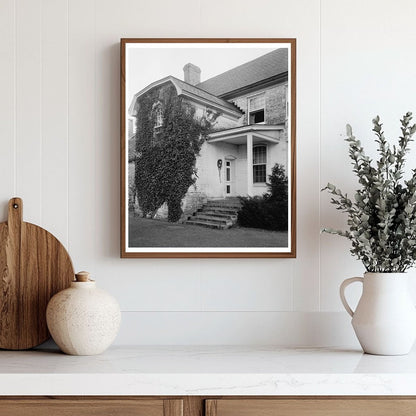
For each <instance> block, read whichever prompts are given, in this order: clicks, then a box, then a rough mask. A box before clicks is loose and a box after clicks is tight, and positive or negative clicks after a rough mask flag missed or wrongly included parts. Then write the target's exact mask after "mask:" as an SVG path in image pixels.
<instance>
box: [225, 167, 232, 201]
mask: <svg viewBox="0 0 416 416" xmlns="http://www.w3.org/2000/svg"><path fill="white" fill-rule="evenodd" d="M233 165H234V162H233V161H232V160H226V161H225V196H231V195H233V194H234V189H233V188H234V181H233V176H234V172H233V168H234V166H233Z"/></svg>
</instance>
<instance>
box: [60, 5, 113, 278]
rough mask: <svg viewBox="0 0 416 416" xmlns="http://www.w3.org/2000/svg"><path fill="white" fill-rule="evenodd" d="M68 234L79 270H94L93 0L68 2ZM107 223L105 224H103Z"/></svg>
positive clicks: (71, 252) (76, 266) (70, 248)
mask: <svg viewBox="0 0 416 416" xmlns="http://www.w3.org/2000/svg"><path fill="white" fill-rule="evenodd" d="M68 19H69V75H68V76H69V78H68V82H69V84H68V85H69V109H68V117H69V136H68V140H69V189H68V198H69V235H68V246H69V252H70V255H71V257H72V260H73V263H74V267H75V269H87V270H90V271H92V272H94V263H95V257H94V239H95V231H96V230H95V227H94V223H95V216H96V215H98V214H97V211H96V207H95V192H96V188H95V158H96V154H95V153H96V149H95V144H94V138H95V129H94V124H95V111H96V110H95V101H94V100H95V77H94V76H95V74H94V70H95V51H94V44H95V10H94V0H71V1H70V2H69V17H68ZM101 226H102V227H106V224H101Z"/></svg>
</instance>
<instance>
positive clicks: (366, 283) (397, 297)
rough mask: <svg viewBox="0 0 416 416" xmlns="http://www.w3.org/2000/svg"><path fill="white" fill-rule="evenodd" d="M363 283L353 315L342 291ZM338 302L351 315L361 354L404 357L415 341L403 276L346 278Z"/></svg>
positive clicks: (415, 318)
mask: <svg viewBox="0 0 416 416" xmlns="http://www.w3.org/2000/svg"><path fill="white" fill-rule="evenodd" d="M353 282H361V283H363V293H362V296H361V298H360V301H359V302H358V305H357V309H356V310H355V312H353V311H352V309H351V308H350V306H349V305H348V302H347V301H346V299H345V293H344V292H345V288H346V287H347V286H348V285H349V284H351V283H353ZM340 295H341V301H342V303H343V305H344V307H345V309H346V310H347V312H348V313H349V314H350V315H351V316H352V321H351V322H352V326H353V328H354V331H355V334H356V335H357V338H358V340H359V342H360V344H361V347H362V348H363V350H364V352H366V353H369V354H377V355H403V354H407V353H408V352H409V351H410V349H411V348H412V346H413V344H414V342H415V339H416V309H415V306H414V304H413V301H412V299H411V297H410V294H409V290H408V277H407V275H406V274H405V273H365V274H364V278H362V277H352V278H350V279H346V280H345V281H344V282H343V283H342V284H341V287H340Z"/></svg>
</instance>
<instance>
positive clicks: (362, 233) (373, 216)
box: [322, 112, 416, 273]
mask: <svg viewBox="0 0 416 416" xmlns="http://www.w3.org/2000/svg"><path fill="white" fill-rule="evenodd" d="M411 120H412V113H410V112H407V113H406V114H405V115H404V116H403V118H402V119H401V120H400V123H401V133H402V134H401V136H400V137H399V140H398V144H397V146H396V145H394V146H392V147H391V146H390V145H389V143H388V141H387V139H386V137H385V135H384V131H383V124H382V123H380V117H379V116H377V117H375V118H374V119H373V129H372V131H373V132H374V133H375V135H376V139H375V141H376V142H377V144H378V149H377V152H378V154H379V158H378V160H377V161H376V162H375V165H374V161H373V160H372V159H370V158H369V157H368V156H367V155H366V154H365V152H364V148H363V146H362V144H361V142H360V141H359V140H358V139H357V138H356V137H355V136H354V135H353V132H352V128H351V126H350V125H347V137H346V139H345V140H346V141H347V143H348V146H349V156H350V159H351V161H352V166H353V173H354V174H355V175H356V176H357V178H358V183H359V185H360V188H359V189H357V190H356V191H355V195H354V198H353V199H350V198H349V197H348V195H347V194H345V193H343V192H342V191H341V190H340V189H339V188H338V187H336V186H335V185H333V184H331V183H328V184H327V186H326V187H325V188H323V190H327V191H328V192H329V193H330V194H331V196H332V197H331V200H330V202H331V204H333V205H335V207H336V209H337V210H340V211H342V212H344V213H346V214H347V217H348V221H347V223H348V226H349V230H348V231H343V230H334V229H332V228H324V229H323V230H322V231H323V232H326V233H329V234H337V235H340V236H342V237H346V238H348V239H349V240H350V241H351V245H352V248H351V250H350V252H351V254H352V255H353V256H355V257H356V258H358V259H359V260H361V261H362V262H363V264H364V266H365V268H366V270H367V271H369V272H389V273H392V272H404V271H406V270H407V269H409V268H410V267H412V266H413V265H414V264H415V262H416V209H415V207H416V169H413V170H412V176H411V178H410V179H409V180H404V179H403V177H404V166H405V162H406V154H407V153H408V152H409V145H410V142H411V141H412V140H413V139H412V136H413V135H414V133H415V132H416V124H411Z"/></svg>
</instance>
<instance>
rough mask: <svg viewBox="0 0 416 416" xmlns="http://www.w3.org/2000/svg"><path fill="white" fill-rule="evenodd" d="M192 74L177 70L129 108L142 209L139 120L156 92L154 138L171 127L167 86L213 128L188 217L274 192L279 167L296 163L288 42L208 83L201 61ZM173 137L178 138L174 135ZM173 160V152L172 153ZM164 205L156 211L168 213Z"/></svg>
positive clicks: (199, 160)
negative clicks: (291, 158)
mask: <svg viewBox="0 0 416 416" xmlns="http://www.w3.org/2000/svg"><path fill="white" fill-rule="evenodd" d="M183 70H184V79H183V80H180V79H177V78H175V77H173V76H167V77H165V78H162V79H159V80H155V82H153V83H151V84H150V85H148V86H147V87H146V88H144V89H142V90H141V91H139V92H137V93H136V94H135V95H134V98H133V100H132V102H131V104H130V106H129V111H128V114H129V188H130V190H129V196H130V207H131V209H133V210H135V211H140V206H139V204H138V202H137V198H135V189H134V188H135V184H134V177H135V175H134V169H135V166H136V164H137V163H140V154H137V152H136V148H137V146H136V140H138V139H137V137H138V135H137V129H140V123H138V122H137V120H136V117H137V115H138V112H139V109H140V106H141V105H142V100H143V99H144V97H146V96H147V97H149V94H152V97H154V102H153V103H152V105H151V106H149V107H148V108H149V112H150V114H149V118H151V119H152V120H153V134H154V142H155V143H156V144H157V140H158V139H157V136H158V129H160V128H161V127H162V126H163V123H164V120H163V111H162V110H163V108H164V106H165V105H166V103H165V102H164V99H163V96H164V95H163V91H165V90H167V89H170V90H172V91H174V94H176V95H177V96H178V97H182V99H183V101H184V102H186V103H187V104H189V105H190V106H192V108H193V109H194V113H193V114H194V117H195V119H196V120H199V121H200V122H201V123H208V124H209V130H208V132H207V134H206V136H205V138H204V140H203V143H202V145H201V147H200V150H199V154H198V156H197V157H196V162H195V181H194V183H193V184H192V185H191V186H190V187H189V189H188V191H187V192H186V195H185V196H184V198H183V200H182V210H183V211H184V214H185V217H186V215H188V214H189V213H192V212H193V211H194V210H195V209H196V208H199V207H200V206H201V205H203V204H205V203H207V201H208V202H209V201H211V202H212V201H220V200H221V201H227V200H228V201H236V200H237V198H236V197H238V196H255V195H262V194H264V193H265V192H267V186H266V182H267V181H268V176H269V175H270V173H271V171H272V168H273V166H275V165H276V164H280V165H282V166H284V168H285V169H286V173H287V167H288V119H289V105H288V94H289V87H288V49H287V48H280V49H276V50H274V51H272V52H269V53H267V54H265V55H263V56H260V57H259V58H257V59H254V60H252V61H250V62H247V63H244V64H242V65H240V66H237V67H235V68H232V69H230V70H228V71H226V72H224V73H222V74H219V75H217V76H215V77H213V78H210V79H207V80H205V81H201V72H203V68H199V67H198V66H196V65H195V64H194V63H186V64H185V66H184V68H183ZM172 140H175V138H174V137H172ZM166 158H169V155H168V154H167V155H166ZM166 215H167V214H166V206H162V207H161V208H160V209H159V210H158V211H157V213H156V217H159V218H164V217H165V216H166Z"/></svg>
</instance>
